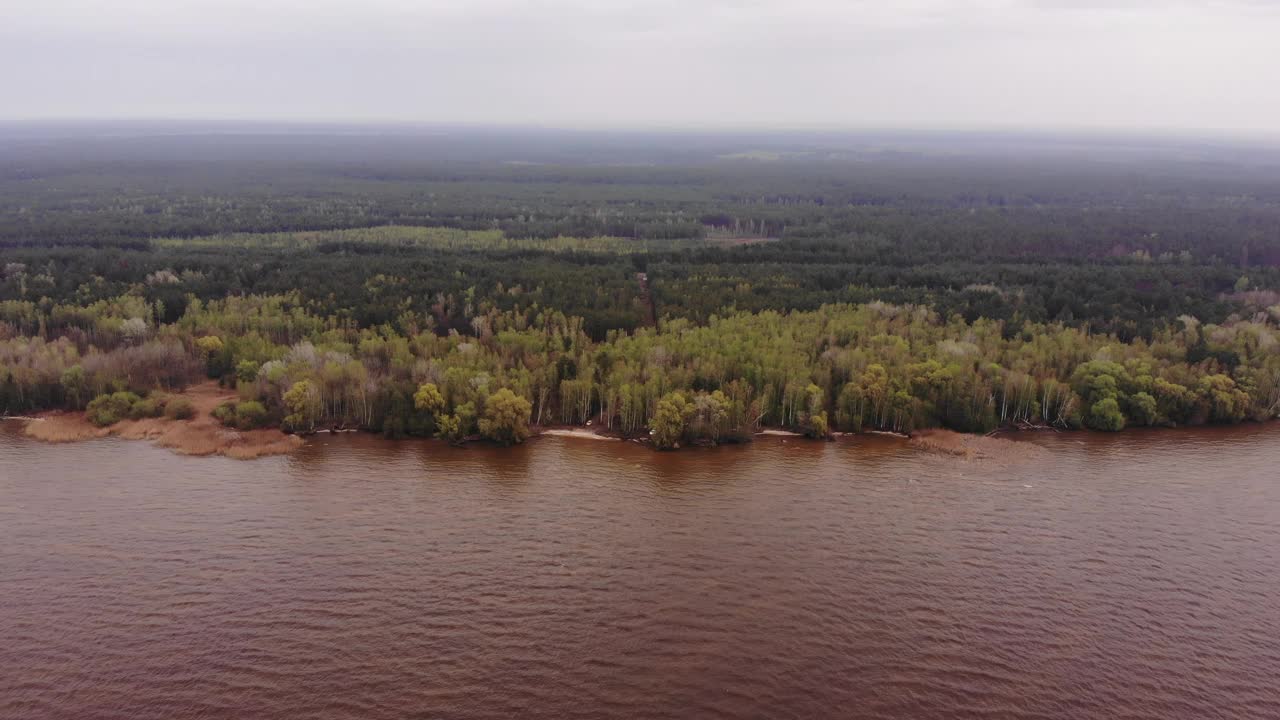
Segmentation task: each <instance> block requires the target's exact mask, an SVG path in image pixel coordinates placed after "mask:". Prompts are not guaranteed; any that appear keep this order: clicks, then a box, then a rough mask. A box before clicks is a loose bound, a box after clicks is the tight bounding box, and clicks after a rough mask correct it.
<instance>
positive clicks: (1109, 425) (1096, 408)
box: [1084, 397, 1124, 432]
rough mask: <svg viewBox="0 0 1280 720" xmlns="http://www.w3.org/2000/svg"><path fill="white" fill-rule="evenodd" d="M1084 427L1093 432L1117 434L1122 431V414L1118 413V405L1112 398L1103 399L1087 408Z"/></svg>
mask: <svg viewBox="0 0 1280 720" xmlns="http://www.w3.org/2000/svg"><path fill="white" fill-rule="evenodd" d="M1084 424H1085V426H1086V427H1089V428H1092V429H1094V430H1105V431H1107V432H1118V431H1120V430H1123V429H1124V414H1123V413H1121V412H1120V403H1118V402H1116V399H1115V398H1114V397H1104V398H1103V399H1101V400H1099V401H1098V402H1096V403H1094V404H1093V405H1092V406H1091V407H1090V408H1089V414H1088V415H1087V416H1086V417H1085V422H1084Z"/></svg>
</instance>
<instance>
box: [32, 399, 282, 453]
mask: <svg viewBox="0 0 1280 720" xmlns="http://www.w3.org/2000/svg"><path fill="white" fill-rule="evenodd" d="M175 395H176V396H178V397H184V398H187V399H188V400H190V401H191V404H192V407H193V408H194V409H195V416H194V417H192V418H191V419H190V420H172V419H170V418H144V419H142V420H122V421H120V422H118V423H116V424H114V425H110V426H108V427H104V428H100V427H97V426H95V425H94V424H93V423H91V422H89V421H88V420H87V419H85V416H84V413H81V412H50V413H44V414H42V415H40V416H39V417H38V418H37V419H35V420H31V421H29V422H28V423H27V426H26V428H25V429H24V431H23V432H24V433H25V434H26V435H28V436H29V437H32V438H35V439H37V440H43V441H45V442H76V441H79V440H91V439H93V438H102V437H120V438H124V439H126V440H150V441H151V442H153V443H155V444H156V445H159V446H160V447H164V448H169V449H170V450H173V451H174V452H176V453H180V454H182V455H225V456H227V457H230V458H236V459H238V460H249V459H252V458H258V457H266V456H268V455H282V454H284V453H288V452H291V451H292V450H295V449H297V448H298V447H299V446H301V445H302V442H303V441H302V438H299V437H297V436H296V435H287V434H285V433H283V432H281V431H279V430H274V429H270V430H249V431H239V430H233V429H230V428H225V427H223V426H222V424H221V423H219V422H218V421H217V420H215V419H214V418H213V416H211V415H210V413H211V412H212V411H213V409H214V408H215V407H217V406H218V405H219V404H220V403H222V402H224V401H226V400H233V399H235V398H236V395H235V393H234V392H228V391H227V390H225V389H222V388H219V387H218V386H217V385H216V384H214V383H202V384H200V385H193V386H191V387H190V388H187V390H186V391H185V392H182V393H176V394H175Z"/></svg>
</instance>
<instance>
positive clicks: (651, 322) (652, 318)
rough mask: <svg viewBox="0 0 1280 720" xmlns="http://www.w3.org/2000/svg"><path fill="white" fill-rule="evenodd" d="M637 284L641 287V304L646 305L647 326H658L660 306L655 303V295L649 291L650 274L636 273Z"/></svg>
mask: <svg viewBox="0 0 1280 720" xmlns="http://www.w3.org/2000/svg"><path fill="white" fill-rule="evenodd" d="M636 284H637V285H639V286H640V302H641V303H643V304H644V307H645V313H646V315H647V317H646V318H645V324H646V325H647V326H649V327H657V326H658V306H657V305H656V304H655V303H654V302H653V293H652V292H650V291H649V273H643V272H638V273H636Z"/></svg>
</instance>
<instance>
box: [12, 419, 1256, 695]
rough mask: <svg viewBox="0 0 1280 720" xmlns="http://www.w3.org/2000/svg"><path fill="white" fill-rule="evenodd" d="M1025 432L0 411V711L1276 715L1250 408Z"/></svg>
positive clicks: (1254, 446) (1253, 433)
mask: <svg viewBox="0 0 1280 720" xmlns="http://www.w3.org/2000/svg"><path fill="white" fill-rule="evenodd" d="M1030 441H1031V442H1034V443H1036V444H1038V445H1040V446H1042V447H1043V450H1041V451H1038V452H1032V453H1027V454H1026V455H1027V457H1026V458H1025V459H1021V460H1019V461H1016V462H1015V461H1010V462H993V461H981V462H966V461H960V460H956V459H952V458H944V457H938V456H932V455H928V454H923V453H920V452H917V451H914V450H912V449H910V448H908V447H906V446H905V445H903V444H902V443H900V442H898V441H895V440H891V439H860V440H846V441H842V442H840V443H832V444H815V443H807V442H798V441H783V440H778V439H767V440H762V441H760V442H757V443H755V444H753V445H751V446H747V447H732V448H720V449H715V450H698V451H687V452H680V453H674V454H657V453H653V452H650V451H648V450H645V449H643V448H640V447H637V446H634V445H628V444H621V443H598V442H591V441H581V440H573V439H558V438H543V439H540V440H537V441H534V442H532V443H530V444H529V445H527V446H525V447H522V448H516V449H513V450H497V449H485V448H469V449H461V450H460V449H455V448H449V447H445V446H442V445H439V444H435V443H402V444H390V443H385V442H381V441H378V440H374V439H371V438H368V437H352V436H342V437H332V438H327V439H317V440H314V441H312V442H311V443H310V444H309V445H308V446H307V447H306V448H305V449H303V450H302V451H301V452H299V453H298V454H296V455H294V456H291V457H280V458H271V459H267V460H260V461H254V462H238V461H234V460H227V459H222V458H201V459H195V458H184V457H179V456H175V455H173V454H170V453H169V452H167V451H164V450H159V449H156V448H153V447H150V446H149V445H147V444H145V443H137V442H127V441H121V440H101V441H94V442H90V443H84V444H78V445H63V446H50V445H42V444H37V443H35V442H33V441H29V440H26V439H23V438H21V437H20V436H18V435H17V434H16V432H15V429H14V428H12V427H10V428H8V429H4V430H0V717H3V718H6V719H8V718H24V719H25V718H32V719H36V718H77V719H82V718H83V719H89V718H166V719H168V718H268V717H269V718H326V719H327V718H410V717H414V718H505V717H526V718H604V717H618V718H633V717H655V718H661V717H671V718H675V717H680V718H689V717H697V718H716V717H742V718H765V717H768V718H787V717H794V718H819V717H852V718H860V717H867V718H944V717H945V718H953V717H956V718H1121V717H1124V718H1153V719H1154V718H1161V719H1164V718H1268V717H1269V718H1275V717H1280V482H1278V480H1280V472H1278V471H1277V468H1278V467H1280V426H1276V425H1272V426H1267V427H1261V426H1245V427H1241V428H1235V429H1223V430H1203V431H1187V432H1173V431H1170V432H1163V433H1127V434H1122V435H1120V436H1117V437H1103V436H1097V435H1085V434H1071V435H1047V436H1037V437H1035V438H1033V439H1031V440H1030Z"/></svg>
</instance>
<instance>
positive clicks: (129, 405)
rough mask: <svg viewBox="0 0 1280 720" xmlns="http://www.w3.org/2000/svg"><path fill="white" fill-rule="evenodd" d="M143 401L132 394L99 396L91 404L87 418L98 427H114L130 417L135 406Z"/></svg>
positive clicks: (120, 393)
mask: <svg viewBox="0 0 1280 720" xmlns="http://www.w3.org/2000/svg"><path fill="white" fill-rule="evenodd" d="M140 400H141V398H139V397H138V396H137V395H136V394H134V393H131V392H115V393H111V394H109V395H107V394H104V395H99V396H98V397H96V398H94V399H93V400H91V401H90V402H89V406H88V407H87V408H86V409H85V417H86V418H88V420H89V422H91V423H93V424H94V425H97V426H98V427H106V426H108V425H114V424H116V423H118V422H120V421H121V420H124V419H126V418H128V417H129V415H130V412H131V411H132V409H133V406H134V405H135V404H136V403H138V402H139V401H140Z"/></svg>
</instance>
